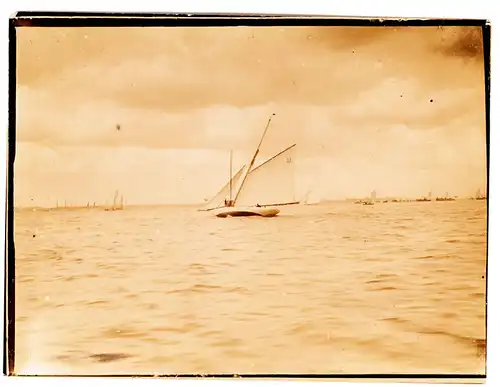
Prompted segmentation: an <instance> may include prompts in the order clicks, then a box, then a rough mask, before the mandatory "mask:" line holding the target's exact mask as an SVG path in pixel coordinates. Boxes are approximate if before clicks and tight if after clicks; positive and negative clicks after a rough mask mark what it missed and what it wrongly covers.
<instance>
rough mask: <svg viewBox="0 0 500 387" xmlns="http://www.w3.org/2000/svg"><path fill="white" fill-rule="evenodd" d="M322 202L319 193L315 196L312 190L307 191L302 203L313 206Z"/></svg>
mask: <svg viewBox="0 0 500 387" xmlns="http://www.w3.org/2000/svg"><path fill="white" fill-rule="evenodd" d="M311 194H312V197H311ZM320 202H321V199H320V198H319V197H318V196H317V195H316V196H315V195H314V193H313V191H312V190H309V191H307V193H306V194H305V195H304V199H303V200H302V203H303V204H304V205H306V206H312V205H314V204H319V203H320Z"/></svg>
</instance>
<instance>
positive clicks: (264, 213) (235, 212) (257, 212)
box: [215, 207, 280, 218]
mask: <svg viewBox="0 0 500 387" xmlns="http://www.w3.org/2000/svg"><path fill="white" fill-rule="evenodd" d="M279 212H280V210H278V209H277V208H266V207H242V208H238V207H227V208H223V209H220V210H217V211H216V212H215V216H217V217H218V218H227V217H248V216H261V217H264V218H272V217H274V216H276V215H278V214H279Z"/></svg>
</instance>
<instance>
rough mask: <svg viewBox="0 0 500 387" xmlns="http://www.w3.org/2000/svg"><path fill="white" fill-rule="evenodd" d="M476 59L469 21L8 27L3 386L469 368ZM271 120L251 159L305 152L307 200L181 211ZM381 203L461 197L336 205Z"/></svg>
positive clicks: (479, 185)
mask: <svg viewBox="0 0 500 387" xmlns="http://www.w3.org/2000/svg"><path fill="white" fill-rule="evenodd" d="M482 47H483V41H482V35H481V29H480V28H475V27H474V28H470V27H442V28H438V27H397V28H393V27H362V28H361V27H321V28H312V27H307V28H305V27H296V28H289V27H283V28H281V27H273V28H267V27H266V28H264V27H258V28H249V27H238V28H228V27H226V28H151V27H147V28H34V27H21V28H17V82H18V88H17V95H16V97H17V108H16V119H17V128H16V130H17V144H16V146H17V152H16V159H15V171H14V184H15V186H14V194H15V206H16V213H15V245H16V251H15V253H16V364H15V369H16V372H17V373H18V374H152V373H153V374H178V373H228V374H241V373H271V374H275V373H282V374H283V373H286V374H294V373H336V374H360V373H389V374H404V373H413V374H415V373H427V374H429V373H432V374H476V375H481V374H484V372H485V348H486V330H485V299H486V295H485V293H486V285H485V282H486V241H487V233H486V217H487V211H486V203H487V202H486V200H474V198H470V199H472V200H469V197H474V196H475V195H476V193H477V192H478V191H479V192H480V193H481V194H483V195H484V194H485V191H486V183H487V175H486V125H485V92H484V90H485V84H484V82H485V74H484V58H483V48H482ZM272 113H275V114H276V116H275V117H274V119H273V122H272V123H271V128H270V130H269V132H268V136H267V137H266V140H265V142H264V145H263V148H262V152H261V154H260V158H261V159H263V158H266V157H268V156H271V155H273V154H275V153H276V152H278V151H280V150H281V149H283V148H284V147H286V146H288V145H289V144H291V143H296V144H297V147H296V148H297V149H296V152H297V153H296V158H295V159H294V163H295V171H296V184H297V187H296V188H297V192H296V194H297V199H300V198H302V197H303V195H304V194H305V193H307V192H309V191H311V190H312V191H313V193H314V196H315V197H316V199H322V200H321V201H319V200H318V201H319V202H317V203H315V204H314V205H304V203H303V202H301V203H300V205H296V206H285V207H283V209H282V212H281V213H280V214H279V216H277V217H276V218H272V219H265V218H228V219H219V218H216V217H215V216H213V215H212V214H211V213H210V212H208V213H207V212H202V211H200V212H198V211H196V210H197V209H198V208H199V207H198V206H199V205H201V204H202V203H203V202H204V199H207V198H210V197H211V196H212V195H214V194H215V193H216V191H217V190H218V189H219V188H220V187H221V186H222V185H223V184H224V183H226V182H227V179H228V174H229V171H228V163H229V153H230V150H234V164H235V170H236V168H238V167H239V166H240V165H241V164H243V163H246V162H248V160H249V157H250V156H251V153H252V152H253V151H254V150H255V146H256V145H257V142H258V140H259V137H260V135H261V133H262V131H263V129H264V126H265V124H266V122H267V119H268V118H269V116H270V115H271V114H272ZM115 190H118V191H119V192H120V193H121V194H123V195H124V198H125V207H124V209H123V210H122V211H104V209H103V207H102V205H109V203H110V202H111V201H112V200H113V194H114V192H115ZM372 190H376V194H377V195H378V197H379V198H380V197H393V198H394V197H397V198H417V197H421V196H425V195H427V193H428V192H429V191H431V192H432V193H433V195H434V196H445V195H446V196H448V195H449V196H452V197H457V200H450V201H442V202H438V201H429V202H416V201H401V202H398V201H395V202H393V201H391V200H387V201H386V202H385V203H384V202H383V201H382V202H377V203H375V204H374V205H369V206H363V205H358V204H355V203H353V201H352V200H344V199H346V198H364V197H366V196H369V195H370V192H371V191H372ZM481 199H484V198H481ZM93 202H96V203H97V204H98V206H96V207H93V206H89V208H86V206H85V205H86V203H93ZM63 203H64V204H67V205H68V208H61V207H62V205H63ZM56 204H58V205H59V208H57V209H56V208H51V209H42V208H35V207H55V206H56ZM78 206H83V207H78Z"/></svg>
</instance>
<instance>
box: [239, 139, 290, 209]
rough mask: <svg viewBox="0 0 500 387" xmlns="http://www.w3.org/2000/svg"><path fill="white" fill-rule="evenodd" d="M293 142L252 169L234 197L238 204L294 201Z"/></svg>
mask: <svg viewBox="0 0 500 387" xmlns="http://www.w3.org/2000/svg"><path fill="white" fill-rule="evenodd" d="M294 162H295V144H294V145H292V146H290V147H288V148H287V149H285V150H284V151H282V152H280V153H278V154H277V155H276V156H274V157H272V158H270V159H269V160H267V161H266V162H264V163H262V164H261V165H259V166H258V167H256V168H254V169H252V170H251V171H250V172H249V173H248V175H247V179H246V181H245V183H244V184H243V185H242V187H241V188H240V191H239V194H238V196H237V198H236V205H238V206H256V205H260V206H266V205H280V204H290V203H295V202H296V199H295V175H294Z"/></svg>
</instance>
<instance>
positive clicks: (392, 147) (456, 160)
mask: <svg viewBox="0 0 500 387" xmlns="http://www.w3.org/2000/svg"><path fill="white" fill-rule="evenodd" d="M482 55H483V52H482V38H481V30H480V28H469V27H443V28H438V27H399V28H389V27H375V28H373V27H372V28H368V27H364V28H360V27H358V28H356V27H334V28H331V27H322V28H309V27H308V28H306V27H297V28H263V27H259V28H248V27H239V28H203V29H201V28H171V29H165V28H18V59H17V66H18V69H17V77H18V78H17V79H18V85H19V87H18V90H17V107H18V108H17V141H18V144H17V155H16V164H15V174H16V189H15V199H16V205H49V206H54V205H55V202H56V200H59V201H60V202H61V201H62V200H67V201H68V203H69V202H71V203H73V204H82V203H83V204H84V203H86V202H88V201H91V202H93V201H96V202H103V201H105V200H111V199H112V195H113V192H114V190H115V189H120V190H121V191H123V192H124V193H125V196H126V197H125V200H126V201H127V202H128V203H144V204H146V203H155V204H157V203H199V202H202V201H203V199H204V198H206V197H208V196H210V195H211V194H213V193H214V191H216V190H217V189H218V188H219V187H220V186H221V185H222V184H223V183H224V182H225V180H226V178H227V160H228V150H229V149H234V150H235V164H242V163H243V162H246V161H247V159H248V157H249V156H248V154H249V152H251V151H253V149H254V147H255V146H256V143H257V142H258V137H259V136H260V134H261V133H262V130H263V127H264V125H265V122H266V120H267V118H268V116H269V115H270V114H271V113H272V112H275V113H276V118H275V119H274V121H273V124H272V125H273V129H272V130H271V131H270V132H269V136H268V138H267V140H266V146H264V148H263V149H262V152H263V153H262V155H263V156H270V155H271V154H272V153H273V152H275V151H278V150H280V147H282V146H283V144H287V143H291V142H297V143H298V144H299V146H298V148H297V149H298V156H297V161H296V163H297V175H298V177H297V184H298V190H299V194H300V193H301V192H302V193H304V192H306V191H307V190H309V189H314V190H315V191H316V192H317V196H320V197H322V198H325V199H343V198H344V197H346V196H359V195H363V196H364V195H366V194H367V193H368V192H369V191H371V190H372V189H377V192H378V194H379V195H382V196H383V195H387V196H421V195H425V194H427V192H428V191H429V190H432V192H433V193H434V194H435V195H445V193H446V192H449V194H450V195H459V196H470V195H474V194H475V192H476V190H477V189H478V188H481V189H482V190H484V188H485V181H486V154H485V100H484V68H483V67H484V61H483V56H482ZM117 125H119V127H120V128H121V129H120V130H117V129H116V128H117ZM201 165H202V166H203V168H200V166H201ZM169 186H175V189H167V188H166V187H169Z"/></svg>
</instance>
